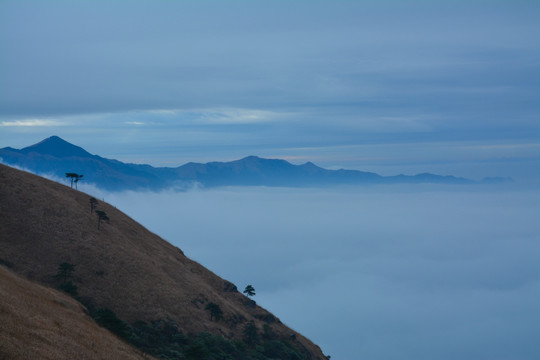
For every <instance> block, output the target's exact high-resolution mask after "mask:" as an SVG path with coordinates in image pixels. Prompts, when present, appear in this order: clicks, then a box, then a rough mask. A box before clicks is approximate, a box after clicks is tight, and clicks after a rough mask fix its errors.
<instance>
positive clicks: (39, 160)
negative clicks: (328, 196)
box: [0, 136, 504, 191]
mask: <svg viewBox="0 0 540 360" xmlns="http://www.w3.org/2000/svg"><path fill="white" fill-rule="evenodd" d="M0 159H1V161H2V162H3V163H4V164H8V165H13V166H17V167H21V168H24V169H28V170H30V171H32V172H34V173H37V174H49V175H54V176H57V177H61V178H63V177H64V176H65V173H69V172H76V173H78V174H83V175H84V181H87V182H90V183H94V184H96V185H97V186H98V187H100V188H103V189H105V190H112V191H120V190H139V189H148V190H161V189H165V188H176V189H182V188H186V187H189V186H192V185H193V184H198V185H200V186H203V187H215V186H285V187H287V186H288V187H304V186H334V185H352V184H398V183H444V184H472V183H474V181H472V180H469V179H465V178H460V177H454V176H441V175H435V174H429V173H424V174H418V175H414V176H409V175H397V176H381V175H378V174H375V173H372V172H364V171H358V170H344V169H340V170H327V169H323V168H321V167H319V166H317V165H315V164H313V163H311V162H307V163H305V164H302V165H293V164H291V163H289V162H287V161H285V160H279V159H263V158H259V157H256V156H248V157H246V158H243V159H240V160H236V161H230V162H209V163H206V164H201V163H187V164H185V165H182V166H179V167H176V168H170V167H157V168H156V167H152V166H150V165H138V164H128V163H123V162H120V161H117V160H111V159H106V158H102V157H100V156H97V155H92V154H90V153H88V152H87V151H86V150H84V149H82V148H81V147H78V146H75V145H73V144H70V143H68V142H67V141H65V140H63V139H61V138H59V137H58V136H52V137H50V138H47V139H45V140H43V141H41V142H40V143H38V144H35V145H32V146H29V147H26V148H23V149H20V150H17V149H13V148H11V147H6V148H2V149H0ZM502 180H504V179H500V178H491V179H489V182H490V183H493V182H500V181H502Z"/></svg>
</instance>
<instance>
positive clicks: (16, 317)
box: [0, 266, 153, 360]
mask: <svg viewBox="0 0 540 360" xmlns="http://www.w3.org/2000/svg"><path fill="white" fill-rule="evenodd" d="M0 293H1V294H2V295H1V296H0V319H1V322H0V359H12V360H17V359H20V360H27V359H51V360H54V359H70V360H71V359H126V360H127V359H153V358H152V357H150V356H148V355H146V354H143V353H141V352H140V351H138V350H136V349H134V348H132V347H130V346H129V345H127V344H125V343H123V342H122V341H121V340H119V339H117V338H116V337H115V336H114V335H112V334H111V333H109V332H108V331H107V330H105V329H103V328H100V327H99V326H98V325H97V324H96V323H95V322H94V321H93V320H92V319H91V318H90V317H88V316H87V315H86V314H85V312H84V308H83V307H82V306H81V304H79V303H78V302H77V301H75V300H74V299H72V298H70V297H68V296H67V295H65V294H62V293H60V292H58V291H55V290H53V289H50V288H47V287H44V286H41V285H38V284H35V283H32V282H30V281H28V280H26V279H24V278H22V277H20V276H18V275H16V274H14V273H13V272H11V271H9V270H8V269H6V268H5V267H3V266H0Z"/></svg>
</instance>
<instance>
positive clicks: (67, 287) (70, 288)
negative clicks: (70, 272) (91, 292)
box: [58, 281, 79, 296]
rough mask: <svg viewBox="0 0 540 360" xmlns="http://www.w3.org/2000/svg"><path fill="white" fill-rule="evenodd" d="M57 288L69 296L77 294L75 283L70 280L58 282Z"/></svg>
mask: <svg viewBox="0 0 540 360" xmlns="http://www.w3.org/2000/svg"><path fill="white" fill-rule="evenodd" d="M58 288H59V289H60V290H62V291H64V292H66V293H68V294H69V295H71V296H77V295H79V292H78V288H77V285H75V284H73V283H72V282H71V281H67V282H65V283H62V284H60V286H58Z"/></svg>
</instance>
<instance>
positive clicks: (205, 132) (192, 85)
mask: <svg viewBox="0 0 540 360" xmlns="http://www.w3.org/2000/svg"><path fill="white" fill-rule="evenodd" d="M0 78H1V79H2V80H1V82H0V146H2V147H3V146H12V147H15V148H21V147H24V146H28V145H30V144H33V143H35V142H37V141H40V140H42V139H43V138H45V137H48V136H50V135H59V136H61V137H63V138H64V139H66V140H68V141H70V142H72V143H75V144H77V145H79V146H82V147H84V148H85V149H87V150H88V151H90V152H91V153H98V154H99V155H101V156H105V157H109V158H117V159H120V160H123V161H130V162H137V163H150V164H152V165H155V166H178V165H181V164H183V163H185V162H188V161H201V162H205V161H211V160H232V159H237V158H241V157H244V156H247V155H258V156H262V157H280V158H285V159H289V160H291V161H292V162H294V163H303V162H306V161H313V162H315V163H317V164H319V165H321V166H324V167H327V168H340V167H344V168H354V169H361V170H366V171H376V172H379V173H381V174H385V175H389V174H398V173H407V174H413V173H418V172H424V171H430V172H435V173H445V174H455V175H461V176H469V177H472V178H481V177H483V176H497V175H500V176H514V177H518V178H521V177H531V176H538V173H539V170H538V165H537V164H538V163H539V160H540V141H539V134H540V121H539V119H540V3H539V2H538V1H519V0H512V1H477V0H471V1H427V0H426V1H420V0H418V1H416V0H413V1H385V0H383V1H155V0H153V1H115V2H110V1H92V2H91V1H9V0H7V1H6V0H2V1H0Z"/></svg>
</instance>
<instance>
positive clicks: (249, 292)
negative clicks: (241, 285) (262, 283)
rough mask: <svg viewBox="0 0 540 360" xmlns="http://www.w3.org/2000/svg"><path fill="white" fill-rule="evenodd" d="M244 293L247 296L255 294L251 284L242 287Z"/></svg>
mask: <svg viewBox="0 0 540 360" xmlns="http://www.w3.org/2000/svg"><path fill="white" fill-rule="evenodd" d="M244 294H246V295H247V296H255V288H254V287H253V286H251V285H248V286H246V288H245V289H244Z"/></svg>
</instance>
